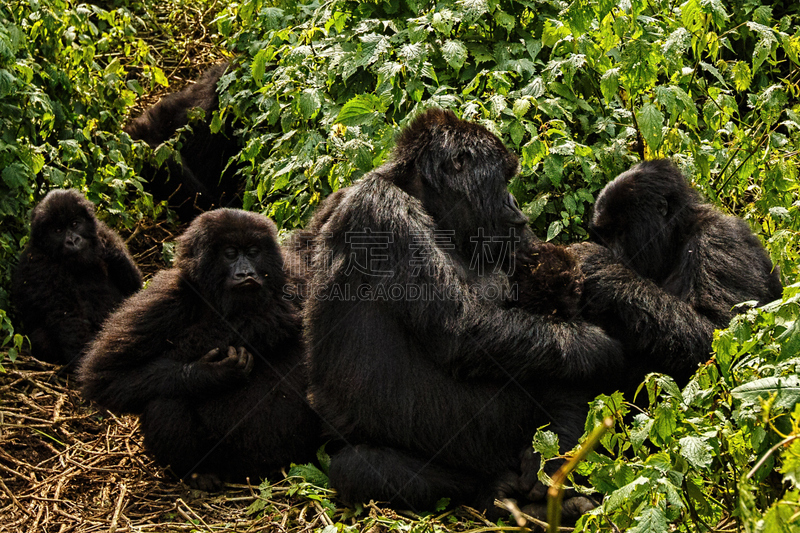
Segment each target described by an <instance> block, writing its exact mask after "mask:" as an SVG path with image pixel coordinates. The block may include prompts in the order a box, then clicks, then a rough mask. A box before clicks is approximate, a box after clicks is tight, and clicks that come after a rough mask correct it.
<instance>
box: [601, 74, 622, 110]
mask: <svg viewBox="0 0 800 533" xmlns="http://www.w3.org/2000/svg"><path fill="white" fill-rule="evenodd" d="M600 90H601V91H602V93H603V98H605V100H606V103H608V104H611V103H612V102H613V101H614V98H616V96H617V91H619V68H610V69H608V70H607V71H605V73H603V76H602V77H601V78H600Z"/></svg>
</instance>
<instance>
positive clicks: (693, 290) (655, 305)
mask: <svg viewBox="0 0 800 533" xmlns="http://www.w3.org/2000/svg"><path fill="white" fill-rule="evenodd" d="M589 229H590V233H591V234H592V236H593V240H594V241H595V243H581V244H578V245H573V246H572V247H571V249H570V250H571V251H572V252H573V253H575V254H576V255H577V256H578V257H579V261H580V268H581V270H582V271H583V273H584V276H585V279H584V300H583V302H582V305H583V307H584V316H585V317H587V318H588V319H589V320H591V321H592V322H594V323H597V324H599V325H601V326H602V327H603V328H604V329H606V331H608V332H609V334H610V335H611V336H612V337H614V338H616V339H619V340H620V341H621V342H622V343H623V346H624V349H625V354H626V359H627V362H626V369H627V372H626V373H627V375H626V376H625V378H624V383H621V384H620V387H621V388H622V389H623V390H626V387H627V388H628V389H627V390H628V392H632V391H633V390H635V387H636V386H637V385H638V384H639V383H641V381H642V379H643V378H644V376H645V374H646V373H648V372H661V373H666V374H669V375H670V376H672V377H673V378H675V380H676V381H677V383H678V384H679V385H685V384H686V383H687V382H688V380H689V378H690V377H691V375H692V374H693V373H694V371H695V370H696V369H697V366H698V364H700V363H703V362H704V361H706V360H707V359H708V358H709V355H710V352H711V341H712V338H713V332H714V330H715V329H718V328H725V327H727V325H728V323H729V322H730V319H731V318H732V316H733V315H734V313H735V312H736V309H734V307H735V306H736V304H738V303H741V302H744V301H756V302H758V303H759V305H760V304H764V303H767V302H770V301H772V300H775V299H777V298H780V296H781V292H782V288H781V283H780V277H779V273H778V271H777V269H776V268H773V266H772V262H771V261H770V258H769V256H768V255H767V253H766V251H765V250H764V247H763V246H762V245H761V243H760V242H759V240H758V238H757V237H756V236H755V235H753V233H752V231H751V230H750V228H749V227H748V226H747V224H746V223H745V222H744V221H743V220H741V219H738V218H735V217H731V216H726V215H724V214H722V213H720V212H719V211H717V210H716V209H714V208H713V207H712V206H710V205H707V204H704V203H702V202H701V200H700V198H699V195H698V194H697V192H696V191H694V190H693V189H692V188H691V187H690V186H689V184H688V183H687V182H686V180H685V179H684V177H683V175H682V174H681V172H680V171H679V170H678V169H677V168H676V167H675V166H674V165H673V164H672V163H671V162H670V161H669V160H666V159H662V160H655V161H646V162H643V163H640V164H638V165H636V166H634V167H633V168H631V169H630V170H628V171H627V172H624V173H622V174H620V175H619V176H617V178H616V179H614V180H613V181H611V182H610V183H609V184H608V185H606V187H605V188H604V189H603V190H602V191H601V192H600V195H599V196H598V198H597V201H596V203H595V208H594V214H593V216H592V220H591V223H590V227H589ZM629 387H633V390H631V389H630V388H629Z"/></svg>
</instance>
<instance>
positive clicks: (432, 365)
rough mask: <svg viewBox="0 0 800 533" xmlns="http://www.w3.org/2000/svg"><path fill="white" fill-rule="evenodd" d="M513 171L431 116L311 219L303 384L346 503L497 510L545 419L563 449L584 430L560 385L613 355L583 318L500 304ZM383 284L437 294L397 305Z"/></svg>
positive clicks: (488, 146) (484, 136)
mask: <svg viewBox="0 0 800 533" xmlns="http://www.w3.org/2000/svg"><path fill="white" fill-rule="evenodd" d="M516 171H517V159H516V157H515V156H514V155H513V154H511V153H509V152H508V151H507V150H506V148H505V147H504V146H503V144H502V143H501V142H500V141H499V139H497V138H496V137H495V136H494V135H492V134H491V133H489V131H487V130H486V129H485V128H483V127H482V126H479V125H477V124H472V123H469V122H465V121H462V120H459V119H458V118H456V116H455V115H454V114H453V113H452V112H447V111H442V110H430V111H427V112H425V113H424V114H422V115H420V116H418V117H417V118H416V119H415V120H413V121H412V122H411V123H410V125H409V126H408V127H407V128H405V129H404V131H403V132H402V133H401V135H400V136H399V139H398V142H397V147H396V149H395V151H394V154H393V157H392V159H391V161H390V162H388V163H386V164H385V165H383V166H381V167H379V168H377V169H376V170H374V171H373V172H371V173H370V174H368V175H367V176H366V177H364V179H362V180H361V181H360V182H359V183H356V184H355V185H353V186H352V187H349V188H347V189H344V190H342V191H340V192H339V194H338V195H337V197H336V198H335V201H334V202H333V203H332V204H331V205H326V206H325V207H324V208H322V209H321V211H320V213H321V214H320V215H319V217H320V218H316V219H315V221H314V222H312V227H315V228H317V229H318V230H319V234H318V235H317V237H316V238H315V240H314V243H313V244H314V246H313V248H314V252H313V265H314V272H313V276H312V281H311V284H310V285H311V286H310V289H311V290H310V292H309V298H308V300H307V307H306V332H307V335H308V337H307V339H308V344H309V352H310V376H311V387H310V390H311V397H312V398H313V405H314V406H315V408H317V409H318V411H319V412H320V414H321V415H322V417H323V419H324V422H325V423H327V424H328V425H329V431H330V432H331V433H332V434H333V435H334V436H336V437H338V438H340V439H341V442H342V443H343V444H342V449H341V450H340V451H338V453H335V454H333V456H332V463H331V472H330V478H331V483H332V485H333V487H335V488H336V489H337V490H338V491H339V494H340V496H341V497H342V498H343V499H344V500H345V501H347V502H351V503H356V502H365V501H369V500H370V499H375V500H383V501H388V502H390V503H391V504H393V505H397V506H401V507H410V508H414V509H419V510H422V509H431V508H432V506H433V505H434V504H435V502H436V501H437V500H438V499H439V498H442V497H450V498H452V499H453V500H454V501H460V502H465V501H466V502H470V503H472V504H473V505H478V506H480V507H482V508H491V507H492V499H493V498H494V497H495V496H497V495H502V494H503V493H507V492H508V491H509V490H516V489H519V490H521V491H523V492H527V490H529V489H530V487H522V488H521V489H520V487H518V482H517V479H516V478H514V477H513V476H512V475H511V473H512V472H516V473H517V474H518V473H519V469H520V465H519V454H520V452H521V451H522V450H523V449H525V448H529V447H530V441H531V437H532V435H533V434H534V432H535V430H536V428H537V427H539V426H540V425H543V424H547V423H550V424H551V429H552V430H554V431H556V432H558V433H559V434H560V435H561V437H562V440H561V443H562V446H563V447H564V448H565V449H568V448H570V447H571V446H573V445H574V444H575V443H576V440H577V438H578V437H579V435H580V434H581V432H582V424H583V418H584V416H583V412H584V409H585V406H586V403H585V398H583V397H580V398H579V395H578V394H575V395H574V396H570V397H569V398H567V399H566V400H564V399H563V397H564V393H563V392H562V391H561V390H560V388H559V387H560V383H561V382H562V380H575V381H580V380H581V379H582V378H585V377H589V376H594V375H597V374H598V373H602V371H603V370H604V369H606V368H608V367H610V366H613V364H614V361H616V358H617V357H618V351H619V347H618V345H617V343H616V342H614V341H612V340H611V339H609V338H608V337H607V336H606V335H605V334H604V333H603V332H602V330H600V328H598V327H596V326H593V325H590V324H588V323H585V322H582V321H566V320H560V319H559V320H556V319H553V318H551V317H546V316H542V315H534V314H531V313H528V312H525V311H524V310H522V309H507V308H506V307H504V303H503V302H502V297H500V296H498V295H499V294H501V292H500V291H501V290H502V289H503V288H506V289H507V288H508V276H507V271H508V267H507V265H508V264H509V260H510V259H511V257H510V255H509V253H508V252H509V250H508V249H507V248H506V250H505V252H504V251H503V249H502V244H501V242H493V241H492V240H491V238H492V237H498V238H500V237H507V236H508V235H509V232H511V231H512V230H514V231H516V232H517V235H518V236H520V237H521V239H522V240H523V242H526V241H525V239H527V238H529V237H530V235H527V234H526V232H527V231H528V230H527V229H526V228H527V227H526V218H525V217H524V215H523V214H522V213H521V212H520V211H519V209H518V208H517V207H516V205H515V204H514V202H513V199H511V198H510V195H509V194H508V191H507V189H506V184H507V180H509V179H510V178H512V177H513V176H514V174H515V173H516ZM365 230H369V231H371V232H372V233H371V234H367V233H365ZM481 230H482V231H483V237H482V240H479V242H478V243H476V242H474V241H473V240H471V238H472V239H475V238H476V237H480V235H481V233H480V231H481ZM447 232H449V233H447ZM365 240H366V245H367V246H369V245H372V246H374V248H373V250H374V255H373V256H372V257H365V251H364V248H363V245H364V244H365ZM476 244H483V245H486V248H484V252H485V253H483V254H482V257H483V259H484V260H485V264H484V265H483V266H484V267H485V270H484V271H483V272H480V271H479V270H478V269H477V268H476V267H477V266H478V265H477V263H476V264H472V265H471V263H472V260H473V259H474V258H475V256H474V254H473V252H474V250H475V249H476ZM490 253H491V255H490ZM367 254H368V255H372V254H371V253H367ZM370 259H371V261H370ZM512 260H513V259H512ZM320 263H324V264H325V265H326V266H325V268H319V265H320ZM356 263H359V264H362V265H364V264H366V265H368V268H369V270H367V271H366V272H363V271H360V270H359V269H358V268H354V266H355V265H356ZM501 265H506V266H505V267H504V268H500V269H499V270H498V269H497V268H496V267H500V266H501ZM393 286H397V287H412V286H413V287H419V288H422V289H425V290H427V289H434V288H438V289H443V291H442V293H440V294H444V296H443V297H435V296H433V297H428V298H425V297H422V298H413V297H411V296H412V295H411V294H410V293H407V294H406V295H404V296H406V297H400V298H397V297H392V296H391V292H390V288H391V287H393ZM382 295H388V296H385V297H384V296H382ZM395 296H396V295H395ZM481 296H482V297H481ZM510 476H511V478H512V481H509V478H510ZM529 479H530V478H529ZM532 479H534V480H535V474H534V475H533V477H532Z"/></svg>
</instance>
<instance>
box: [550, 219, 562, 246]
mask: <svg viewBox="0 0 800 533" xmlns="http://www.w3.org/2000/svg"><path fill="white" fill-rule="evenodd" d="M562 229H564V223H563V222H562V221H560V220H554V221H553V222H552V223H551V224H550V227H548V228H547V239H546V240H547V241H548V242H549V241H552V240H553V239H555V238H556V237H557V236H558V234H559V233H561V230H562Z"/></svg>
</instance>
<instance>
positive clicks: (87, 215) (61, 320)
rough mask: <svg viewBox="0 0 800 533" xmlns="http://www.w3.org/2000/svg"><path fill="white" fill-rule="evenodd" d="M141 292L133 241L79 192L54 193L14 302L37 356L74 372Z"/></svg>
mask: <svg viewBox="0 0 800 533" xmlns="http://www.w3.org/2000/svg"><path fill="white" fill-rule="evenodd" d="M141 287H142V276H141V274H140V273H139V269H138V268H136V265H135V264H134V262H133V259H131V256H130V254H129V253H128V249H127V248H126V247H125V243H123V242H122V239H120V238H119V235H117V234H116V233H115V232H114V231H112V230H111V229H110V228H109V227H108V226H106V225H105V224H103V223H102V222H101V221H99V220H97V219H96V218H95V216H94V205H93V204H92V203H91V202H90V201H88V200H87V199H86V198H84V197H83V195H81V194H80V193H79V192H78V191H75V190H54V191H50V192H49V193H48V194H47V196H45V197H44V199H43V200H42V201H41V202H39V204H38V205H37V206H36V207H35V208H34V209H33V213H32V215H31V236H30V241H29V242H28V246H27V247H26V248H25V250H23V252H22V254H21V255H20V258H19V264H18V265H17V267H16V268H15V269H14V272H13V274H12V281H11V299H12V301H13V303H14V305H15V306H16V308H17V311H18V313H19V317H20V319H21V320H22V322H23V325H24V331H25V333H26V334H27V336H28V338H29V339H30V340H31V348H32V351H33V356H34V357H36V358H37V359H41V360H43V361H49V362H51V363H61V364H64V365H67V368H68V369H70V368H72V366H73V365H74V364H75V363H77V360H78V358H79V357H80V355H81V353H82V351H83V348H84V347H85V346H86V344H87V343H88V342H89V341H90V340H91V339H92V337H93V336H94V335H95V333H97V331H98V330H99V329H100V327H101V325H102V324H103V321H104V320H105V319H106V317H107V316H108V314H109V313H111V311H113V310H114V308H115V307H116V306H117V305H118V304H119V303H120V302H121V301H122V300H123V299H124V298H126V297H127V296H130V295H131V294H133V293H134V292H136V291H138V290H139V289H140V288H141Z"/></svg>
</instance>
